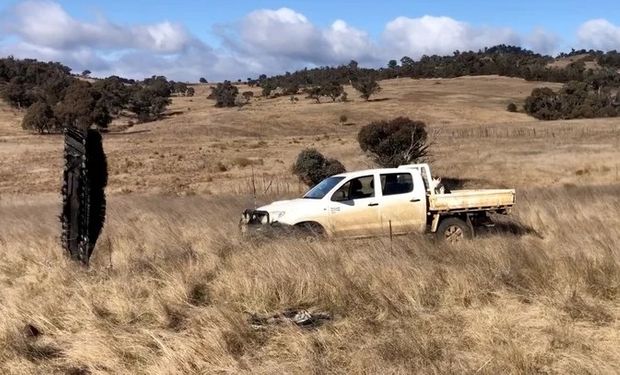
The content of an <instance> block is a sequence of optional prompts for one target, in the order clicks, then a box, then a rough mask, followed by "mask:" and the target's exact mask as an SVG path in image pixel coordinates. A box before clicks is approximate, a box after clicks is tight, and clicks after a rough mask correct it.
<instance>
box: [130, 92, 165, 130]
mask: <svg viewBox="0 0 620 375" xmlns="http://www.w3.org/2000/svg"><path fill="white" fill-rule="evenodd" d="M168 104H170V98H168V97H166V96H161V95H160V93H159V92H158V91H157V90H154V89H153V88H151V87H140V86H136V87H134V88H133V90H132V93H131V96H130V97H129V105H128V107H129V110H130V111H132V112H133V113H135V114H136V116H137V117H138V121H140V122H148V121H153V120H157V119H159V118H160V117H161V116H162V115H163V113H164V111H165V110H166V107H167V106H168Z"/></svg>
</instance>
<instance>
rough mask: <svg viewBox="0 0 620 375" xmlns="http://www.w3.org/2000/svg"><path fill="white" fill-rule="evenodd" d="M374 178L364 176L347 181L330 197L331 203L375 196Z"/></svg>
mask: <svg viewBox="0 0 620 375" xmlns="http://www.w3.org/2000/svg"><path fill="white" fill-rule="evenodd" d="M373 180H374V176H364V177H358V178H354V179H352V180H350V181H347V183H345V184H344V185H342V186H341V187H340V189H338V190H337V191H336V192H335V193H334V195H332V201H335V202H342V201H350V200H355V199H363V198H372V197H374V196H375V187H374V183H373Z"/></svg>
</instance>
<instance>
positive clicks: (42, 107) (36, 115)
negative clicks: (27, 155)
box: [22, 102, 57, 133]
mask: <svg viewBox="0 0 620 375" xmlns="http://www.w3.org/2000/svg"><path fill="white" fill-rule="evenodd" d="M22 128H23V129H24V130H34V131H36V132H39V133H45V132H47V133H51V132H52V131H54V130H56V129H57V122H56V118H55V117H54V111H52V108H51V107H50V106H49V105H48V104H47V103H45V102H36V103H34V104H33V105H31V106H30V107H29V108H28V112H26V115H25V116H24V118H23V120H22Z"/></svg>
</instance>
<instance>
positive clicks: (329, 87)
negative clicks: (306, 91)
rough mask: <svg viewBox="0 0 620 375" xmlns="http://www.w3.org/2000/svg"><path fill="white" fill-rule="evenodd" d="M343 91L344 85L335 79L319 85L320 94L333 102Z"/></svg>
mask: <svg viewBox="0 0 620 375" xmlns="http://www.w3.org/2000/svg"><path fill="white" fill-rule="evenodd" d="M343 93H344V87H342V85H341V84H340V83H338V82H337V81H331V82H329V83H326V84H324V85H323V86H322V87H321V94H323V95H325V96H328V97H330V98H331V99H332V101H333V102H335V101H336V99H338V97H339V96H340V95H342V94H343Z"/></svg>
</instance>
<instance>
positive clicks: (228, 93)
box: [211, 81, 239, 107]
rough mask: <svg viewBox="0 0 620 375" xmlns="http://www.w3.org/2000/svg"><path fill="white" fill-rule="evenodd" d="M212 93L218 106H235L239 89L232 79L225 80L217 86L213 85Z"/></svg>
mask: <svg viewBox="0 0 620 375" xmlns="http://www.w3.org/2000/svg"><path fill="white" fill-rule="evenodd" d="M211 93H212V94H213V96H214V98H215V106H216V107H234V106H235V99H237V95H238V94H239V89H238V88H237V87H236V86H235V85H233V84H232V83H230V81H224V83H218V84H217V86H215V87H212V88H211Z"/></svg>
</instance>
